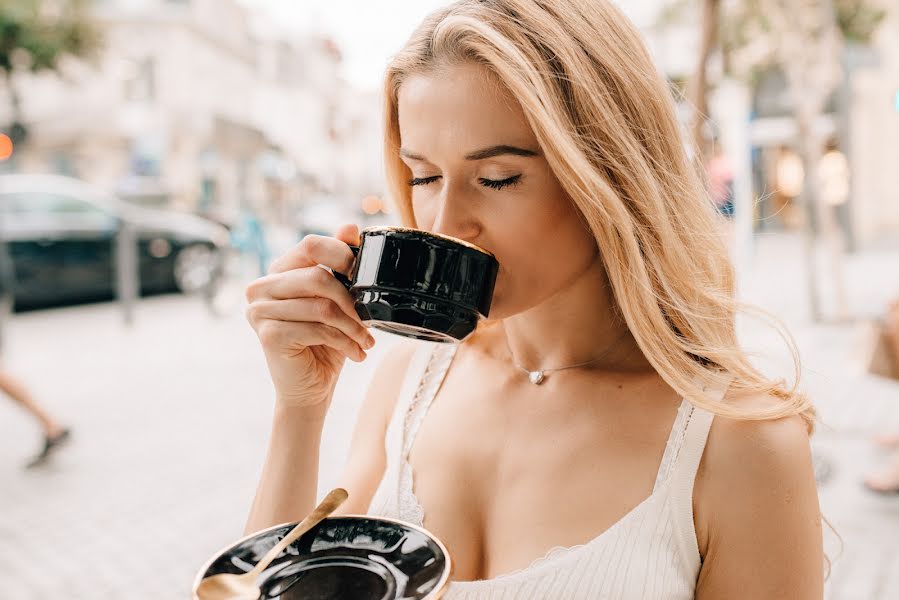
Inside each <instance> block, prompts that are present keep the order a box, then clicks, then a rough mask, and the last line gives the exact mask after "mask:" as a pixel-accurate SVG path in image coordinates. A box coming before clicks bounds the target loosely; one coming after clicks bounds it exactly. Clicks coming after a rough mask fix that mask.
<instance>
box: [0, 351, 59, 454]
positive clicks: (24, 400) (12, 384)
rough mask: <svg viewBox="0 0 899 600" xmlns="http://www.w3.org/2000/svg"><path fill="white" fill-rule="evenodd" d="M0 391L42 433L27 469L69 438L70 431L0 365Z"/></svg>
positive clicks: (53, 451) (52, 452) (54, 450)
mask: <svg viewBox="0 0 899 600" xmlns="http://www.w3.org/2000/svg"><path fill="white" fill-rule="evenodd" d="M0 391H2V392H3V393H4V394H6V395H7V396H9V397H10V398H11V399H12V400H13V401H14V402H16V403H18V404H19V405H20V406H21V407H22V408H24V409H25V411H26V412H27V413H28V414H30V415H31V416H32V417H34V418H35V420H37V422H38V423H39V424H40V426H41V430H42V431H43V434H44V445H43V448H41V450H40V451H39V452H38V453H37V454H36V455H35V456H34V458H32V459H31V460H29V461H28V463H27V464H26V467H28V468H29V469H31V468H34V467H38V466H40V465H42V464H44V463H46V462H47V461H48V460H49V459H50V457H51V456H52V455H53V454H54V453H55V452H56V451H57V450H58V449H59V448H61V447H62V446H63V445H64V444H65V443H66V442H68V441H69V438H71V435H72V434H71V431H70V430H69V429H68V428H67V427H63V426H62V425H60V424H59V423H58V422H57V421H56V420H55V419H54V418H53V417H51V416H50V415H49V414H48V413H47V412H46V411H45V410H44V409H43V408H41V406H40V405H38V403H37V402H36V401H35V400H34V397H33V396H32V395H31V393H30V392H29V391H28V388H26V387H25V385H24V384H23V383H22V381H21V380H19V379H18V378H16V377H14V376H13V375H12V374H11V373H9V372H7V371H6V370H5V369H4V368H2V367H0Z"/></svg>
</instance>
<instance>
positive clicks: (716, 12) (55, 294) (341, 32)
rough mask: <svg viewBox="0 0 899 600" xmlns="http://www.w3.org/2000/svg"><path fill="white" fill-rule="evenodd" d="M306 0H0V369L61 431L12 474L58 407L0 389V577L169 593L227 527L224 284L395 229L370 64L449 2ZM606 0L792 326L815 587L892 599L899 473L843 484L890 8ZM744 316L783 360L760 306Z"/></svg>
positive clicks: (862, 456) (352, 386)
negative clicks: (821, 538)
mask: <svg viewBox="0 0 899 600" xmlns="http://www.w3.org/2000/svg"><path fill="white" fill-rule="evenodd" d="M323 4H324V3H318V2H312V1H306V0H301V1H296V2H283V1H282V2H279V1H277V0H245V1H243V2H236V1H234V0H96V1H94V2H89V1H87V0H83V1H74V0H72V1H62V0H59V1H51V0H43V1H39V0H4V2H3V3H2V4H0V36H2V38H0V75H2V77H0V294H2V295H3V296H4V297H5V298H6V301H5V303H4V306H5V308H2V313H3V314H2V322H0V334H2V360H0V373H3V374H9V375H10V376H12V377H14V378H15V380H16V381H18V382H20V385H21V386H22V387H23V388H25V389H27V390H28V394H29V396H30V397H32V398H33V399H34V402H35V403H36V405H39V407H40V409H41V410H42V411H43V413H44V414H46V415H49V417H48V418H49V419H50V421H52V422H53V424H55V426H56V429H58V428H63V427H67V428H70V431H71V439H70V440H69V441H68V443H67V445H66V446H65V447H60V448H59V449H58V451H56V450H55V449H53V448H51V450H50V452H49V453H48V454H49V456H47V457H46V459H45V460H38V461H36V463H35V465H33V467H32V468H25V465H26V463H29V462H30V461H34V460H35V457H36V455H38V454H39V453H40V451H41V449H42V446H43V445H44V441H43V440H44V437H45V435H49V436H50V437H51V438H52V437H53V435H52V434H54V433H56V429H54V428H53V427H50V428H49V429H48V426H47V422H41V423H39V422H38V420H36V419H34V418H32V417H31V416H30V415H29V414H28V413H27V412H25V411H23V410H22V409H21V407H20V406H17V405H16V403H14V402H8V401H6V400H5V399H0V600H37V599H39V598H52V597H62V598H72V599H77V600H80V599H85V600H105V599H110V600H112V599H116V600H119V599H123V598H124V599H129V600H130V599H135V600H143V599H147V600H150V599H153V600H159V599H165V600H167V599H173V600H174V599H178V598H186V597H188V594H189V590H190V586H191V582H192V579H193V576H194V574H195V573H196V571H197V570H198V569H199V567H200V566H201V565H202V564H203V562H204V561H205V560H206V559H207V558H208V557H209V556H210V555H211V554H212V553H213V552H215V551H216V550H218V549H220V548H221V547H223V546H225V545H226V544H227V543H228V542H230V541H232V540H234V539H236V538H238V537H240V536H241V531H242V529H243V525H244V520H245V518H246V515H247V512H248V510H249V505H250V501H251V500H252V496H253V492H254V487H255V484H256V479H257V477H258V474H259V469H260V467H261V464H262V459H263V454H264V452H265V446H266V443H267V436H268V427H269V421H270V417H271V408H272V397H271V384H270V382H269V381H268V378H267V375H266V370H265V365H264V359H263V356H262V353H261V350H260V349H259V347H258V344H257V341H256V338H255V335H254V334H253V332H252V330H251V329H250V327H249V325H248V324H247V323H246V321H245V319H244V316H243V310H244V299H243V289H244V287H245V285H246V284H247V283H248V282H250V281H251V280H252V279H253V278H255V277H257V276H258V275H259V274H260V273H261V272H264V270H265V268H266V267H267V264H268V262H269V261H270V260H271V259H272V258H274V257H276V256H277V255H278V254H280V253H281V252H283V251H284V250H286V249H287V248H289V247H290V246H291V245H293V244H295V243H296V242H297V241H298V240H300V239H301V238H302V237H303V236H304V235H306V234H308V233H326V234H328V233H331V232H332V231H333V230H334V229H335V228H336V226H337V225H339V224H341V223H345V222H355V223H358V224H359V225H360V226H366V225H372V224H380V223H396V222H397V218H396V215H395V214H394V213H393V212H392V210H391V207H390V204H389V200H388V199H387V198H386V197H385V195H384V191H385V190H384V184H383V180H382V174H381V157H380V153H381V143H380V127H381V122H380V103H379V102H380V98H379V81H380V75H381V71H382V69H383V67H384V65H385V64H386V62H387V60H388V58H389V56H390V54H391V53H393V52H394V51H396V50H397V49H398V48H399V47H400V46H401V45H402V43H403V42H404V40H405V38H406V37H407V36H408V35H409V34H410V33H411V31H412V29H413V28H414V26H415V25H416V24H417V23H418V21H419V20H420V19H421V18H423V17H424V16H425V15H426V14H427V13H428V12H430V11H431V10H432V9H434V8H436V7H438V6H440V5H442V4H444V2H441V1H439V0H396V1H395V2H391V9H390V11H389V12H390V16H389V17H388V16H387V15H386V12H387V11H386V10H385V9H384V8H383V6H380V5H379V4H378V3H367V2H361V1H355V0H333V1H331V2H328V3H326V4H327V5H326V6H325V5H323ZM619 4H620V5H621V7H622V8H623V9H624V10H625V11H626V12H627V13H628V15H629V16H630V17H631V18H632V19H633V20H634V21H635V22H636V23H637V24H638V25H639V26H640V28H641V29H642V30H643V32H644V34H645V35H646V38H647V41H648V43H649V46H650V49H651V51H652V52H653V54H654V56H655V57H656V59H657V63H658V66H659V69H660V70H662V71H663V72H664V73H665V74H666V75H667V76H668V78H669V80H670V82H671V85H672V89H673V90H674V92H675V94H676V97H677V98H678V100H679V103H678V104H679V111H680V114H681V117H682V122H683V125H684V130H685V132H686V138H687V140H688V149H689V151H690V152H691V153H692V154H693V155H694V156H696V157H697V159H698V160H701V162H702V164H705V165H706V168H707V175H708V180H709V187H710V192H711V195H712V197H713V199H714V200H715V201H716V203H717V204H718V206H719V209H720V210H721V212H722V213H724V214H725V215H728V217H729V221H728V225H729V228H728V230H727V232H726V235H728V236H729V238H730V241H731V247H732V251H733V257H734V261H735V264H736V266H737V273H738V280H739V286H738V287H739V294H740V297H741V298H742V299H744V300H745V301H746V302H749V303H752V304H755V305H757V306H760V307H761V308H763V309H765V310H767V311H769V312H770V313H771V314H773V315H774V316H776V317H778V318H779V319H781V320H782V321H783V322H784V323H785V325H786V326H787V328H788V329H789V330H790V332H791V333H792V334H793V335H794V337H795V339H796V342H797V345H798V347H799V352H800V355H801V358H802V361H803V374H802V382H803V387H804V388H805V389H807V390H808V391H809V393H810V394H812V396H813V398H814V399H815V401H816V402H817V404H818V406H819V410H820V416H821V424H820V425H819V427H818V431H817V433H816V434H815V436H814V438H813V440H812V442H813V448H814V451H815V456H816V461H817V468H818V477H819V489H820V494H821V502H822V509H823V511H824V514H825V516H826V517H827V518H828V519H829V521H830V522H831V524H832V525H833V527H834V529H835V530H836V534H838V535H836V534H834V533H833V532H830V531H828V532H826V543H827V550H828V554H829V557H830V558H831V560H832V562H833V571H832V575H831V577H830V579H829V581H828V588H827V598H828V600H856V599H857V600H886V599H888V598H889V599H892V598H899V536H897V535H896V533H897V532H899V491H897V493H893V494H878V493H875V492H873V491H871V490H869V489H868V488H866V487H865V485H864V483H863V482H864V479H865V477H866V475H867V474H869V473H871V472H873V471H876V470H878V469H884V468H887V467H888V466H889V465H890V464H891V461H893V463H894V464H895V465H896V467H897V469H896V470H897V474H899V459H897V457H895V456H891V455H890V452H889V451H888V450H885V449H883V448H880V447H878V446H877V445H875V444H874V443H872V437H873V436H875V435H877V434H889V433H895V434H899V308H896V309H894V312H893V317H892V321H891V317H890V305H891V303H893V302H897V301H899V6H897V5H896V3H895V2H894V1H891V0H828V1H819V2H804V1H801V0H770V1H768V2H766V1H762V0H757V1H756V0H747V1H741V2H736V1H715V0H629V1H628V2H623V1H622V2H620V3H619ZM891 323H893V324H894V325H893V326H892V329H891ZM740 331H741V336H742V339H743V341H744V343H745V344H746V346H747V347H748V348H749V349H750V350H752V351H753V352H756V353H757V355H758V356H759V359H758V360H759V362H760V364H761V365H762V366H763V367H764V368H765V369H766V370H768V371H770V372H772V373H777V374H782V375H784V376H786V377H788V378H792V377H793V373H792V371H791V363H790V360H789V354H788V352H787V351H786V348H785V347H784V346H783V344H782V343H781V342H779V341H778V339H777V338H776V337H775V336H774V335H773V333H772V331H771V330H770V329H769V328H767V326H765V325H764V324H763V323H762V322H759V321H756V320H753V319H751V318H748V317H747V318H745V319H743V320H741V322H740ZM376 337H377V338H378V345H377V346H376V347H375V349H374V350H373V351H372V352H371V354H370V357H369V359H368V361H366V363H365V364H362V365H356V364H353V363H348V365H347V367H346V370H345V372H344V374H343V375H342V377H341V381H340V384H339V387H338V390H337V395H336V398H335V405H334V408H333V411H332V413H331V414H330V415H329V420H328V423H327V426H326V432H325V439H324V447H323V451H322V463H323V464H322V481H321V483H320V488H321V489H322V490H327V489H329V488H330V486H331V485H332V483H333V481H334V479H335V477H336V475H337V470H338V469H339V467H340V465H341V464H342V462H343V459H344V457H345V455H346V450H347V441H348V436H349V432H350V430H351V428H352V426H353V422H354V419H355V414H356V411H357V408H358V405H359V402H360V400H361V398H362V395H363V393H364V390H365V387H366V385H367V383H368V380H369V378H370V377H371V374H372V371H373V369H374V367H375V365H376V364H377V363H378V361H379V360H380V359H381V358H383V356H384V355H385V354H386V353H387V352H389V351H390V348H391V346H392V345H393V344H394V343H396V339H394V338H392V337H390V336H388V335H384V334H376ZM42 427H43V431H42ZM50 430H52V431H50ZM897 487H899V481H897Z"/></svg>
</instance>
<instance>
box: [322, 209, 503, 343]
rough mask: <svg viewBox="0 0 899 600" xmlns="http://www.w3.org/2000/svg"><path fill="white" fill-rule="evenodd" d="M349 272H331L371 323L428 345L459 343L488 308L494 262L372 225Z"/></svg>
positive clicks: (458, 244) (442, 240)
mask: <svg viewBox="0 0 899 600" xmlns="http://www.w3.org/2000/svg"><path fill="white" fill-rule="evenodd" d="M361 236H362V241H361V243H360V245H359V246H358V247H356V246H350V248H351V249H352V250H353V253H354V254H355V255H356V261H355V263H354V265H353V269H352V271H351V272H350V275H349V277H345V276H343V275H341V274H340V273H335V274H334V276H335V277H337V279H338V280H339V281H340V282H341V283H343V284H344V285H345V286H346V287H347V289H348V290H349V291H350V294H351V295H352V296H353V300H354V301H355V308H356V313H357V314H358V315H359V318H361V319H362V320H363V321H365V322H367V323H368V324H369V325H370V326H371V327H374V328H375V329H380V330H382V331H389V332H391V333H396V334H399V335H402V336H405V337H411V338H415V339H419V340H428V341H432V342H458V341H461V340H463V339H464V338H465V337H466V336H468V334H470V333H471V332H472V331H474V330H475V327H477V324H478V320H479V319H480V318H484V317H487V316H488V315H489V313H490V302H491V300H492V299H493V287H494V285H495V284H496V275H497V272H498V271H499V263H498V262H497V260H496V258H495V257H494V256H493V254H491V253H490V252H488V251H486V250H484V249H483V248H479V247H477V246H475V245H474V244H470V243H468V242H465V241H463V240H458V239H455V238H452V237H449V236H445V235H440V234H435V233H430V232H427V231H421V230H418V229H408V228H405V227H370V228H367V229H365V230H363V231H362V234H361Z"/></svg>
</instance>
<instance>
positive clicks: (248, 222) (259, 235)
mask: <svg viewBox="0 0 899 600" xmlns="http://www.w3.org/2000/svg"><path fill="white" fill-rule="evenodd" d="M231 245H232V246H234V247H235V248H237V249H238V250H239V251H240V253H241V254H253V255H255V256H256V263H257V272H258V273H259V276H260V277H262V276H264V275H265V274H266V271H267V270H268V263H269V261H270V260H271V251H270V250H269V247H268V240H267V239H266V236H265V227H264V226H263V224H262V221H261V220H260V219H259V217H257V216H256V213H255V212H253V211H252V210H251V209H246V210H244V211H243V212H242V213H241V217H240V221H239V222H238V225H237V227H235V228H234V229H233V230H232V231H231Z"/></svg>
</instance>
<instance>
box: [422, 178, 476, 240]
mask: <svg viewBox="0 0 899 600" xmlns="http://www.w3.org/2000/svg"><path fill="white" fill-rule="evenodd" d="M449 187H450V186H447V187H446V188H444V190H443V193H442V194H441V195H440V199H439V204H438V208H437V214H436V215H435V217H434V223H433V225H432V226H431V231H433V232H434V233H439V234H442V235H448V236H450V237H454V238H458V239H460V240H465V241H467V242H472V241H474V239H475V238H477V236H478V234H479V233H480V232H481V226H480V224H479V223H478V220H477V218H476V216H475V214H474V213H473V212H472V210H471V207H470V206H469V205H468V203H467V202H466V200H465V197H464V195H463V194H462V193H460V192H458V191H453V190H451V189H449Z"/></svg>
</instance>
